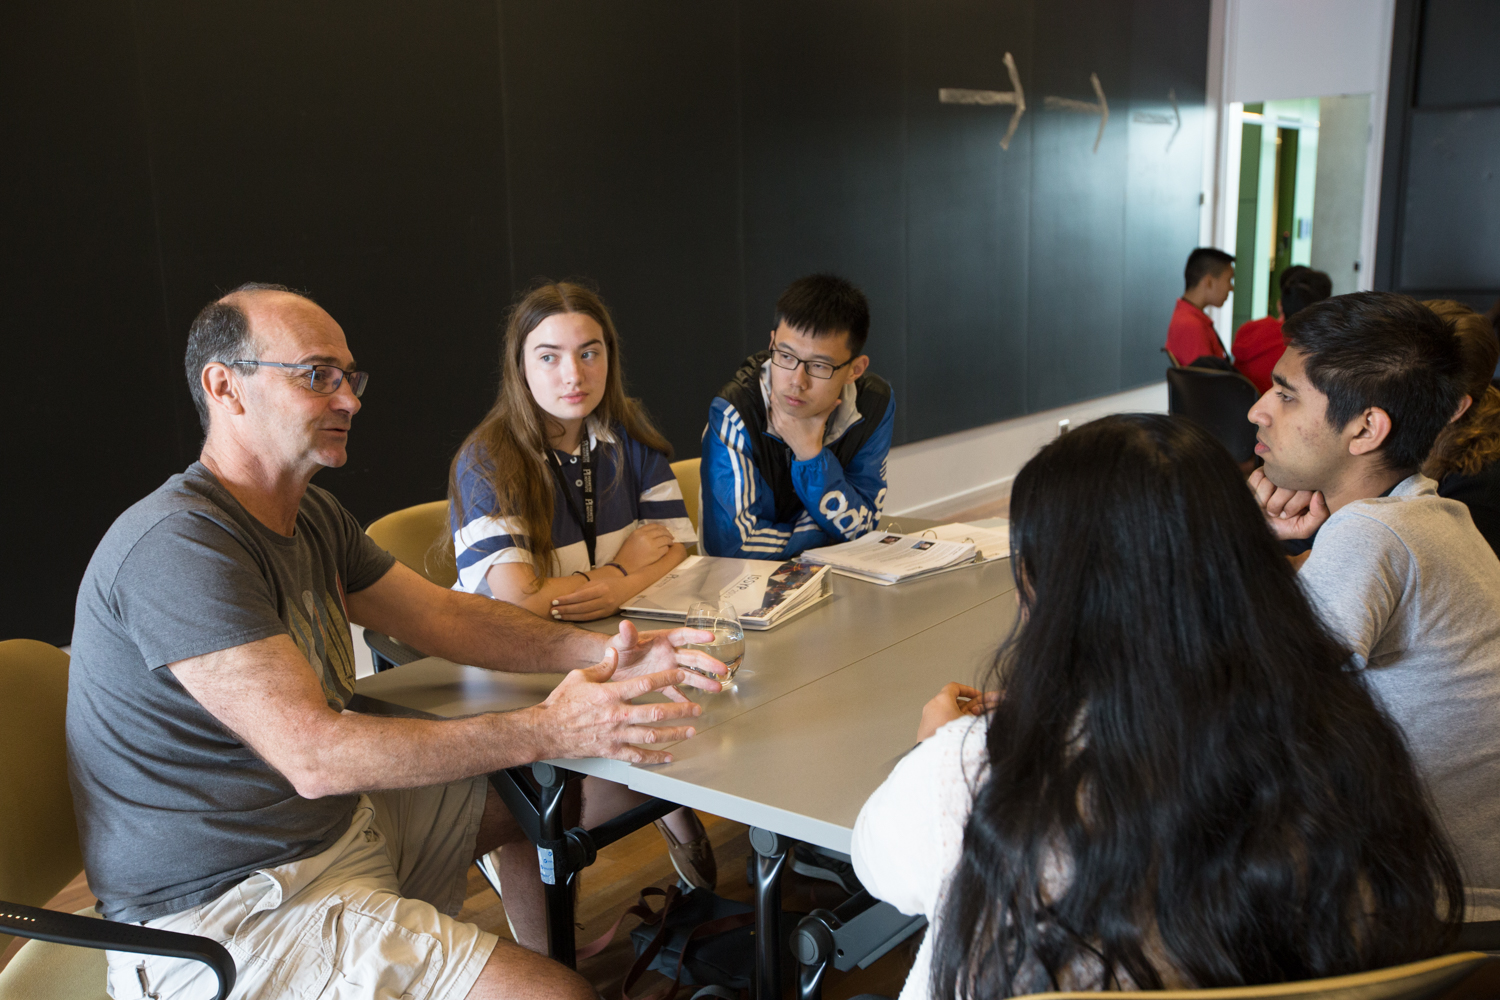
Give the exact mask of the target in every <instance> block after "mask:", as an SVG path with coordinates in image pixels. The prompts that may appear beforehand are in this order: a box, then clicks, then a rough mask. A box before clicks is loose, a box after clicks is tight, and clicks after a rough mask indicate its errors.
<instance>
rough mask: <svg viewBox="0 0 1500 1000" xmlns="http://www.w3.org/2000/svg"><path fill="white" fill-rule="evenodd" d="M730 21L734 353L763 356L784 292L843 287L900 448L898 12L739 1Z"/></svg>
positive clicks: (883, 7)
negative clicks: (737, 347) (737, 124)
mask: <svg viewBox="0 0 1500 1000" xmlns="http://www.w3.org/2000/svg"><path fill="white" fill-rule="evenodd" d="M740 18H741V32H742V34H741V53H742V56H741V59H742V63H741V65H742V81H743V82H742V91H741V93H742V100H743V129H744V133H743V134H744V139H743V142H744V201H743V206H742V212H743V225H744V247H745V264H744V294H745V299H744V317H745V319H744V331H745V341H744V345H745V349H746V351H747V352H748V351H755V350H760V349H761V348H762V347H764V346H765V345H766V343H767V341H768V339H769V334H770V331H771V328H772V326H773V325H774V323H773V319H774V315H773V314H774V311H775V304H776V298H777V296H778V295H780V294H781V291H782V289H783V288H785V287H786V285H787V284H788V283H789V282H791V281H792V280H793V279H795V278H797V277H798V276H799V275H803V274H807V273H809V272H812V271H825V270H827V271H833V272H835V273H839V274H842V275H844V276H845V277H847V278H848V279H849V280H850V281H853V282H854V283H855V284H856V285H858V286H859V287H860V288H862V289H863V290H864V292H865V294H866V296H867V297H868V298H869V300H870V313H871V324H870V339H869V343H868V344H867V346H866V352H867V353H868V354H869V355H870V359H871V364H872V365H873V366H874V367H875V369H876V370H877V371H879V372H880V373H881V374H882V375H884V376H885V377H886V378H887V379H889V380H890V381H891V384H892V385H893V387H894V388H895V391H896V393H897V399H898V402H897V409H896V421H897V425H896V431H897V440H898V441H900V440H905V435H904V434H903V433H902V428H903V424H904V421H905V419H906V415H905V412H904V411H905V407H903V406H902V405H901V403H900V402H899V400H900V398H901V395H902V392H903V388H904V385H905V377H904V375H905V372H904V368H905V363H904V362H905V351H904V347H905V343H904V341H905V324H906V281H905V276H906V198H905V175H904V170H903V152H904V148H905V140H906V135H905V132H906V129H905V94H904V92H903V90H902V76H903V66H904V63H905V51H906V37H905V34H906V31H905V29H906V22H905V17H904V10H903V4H902V3H901V0H828V2H823V3H807V2H805V0H750V2H745V3H742V4H741V5H740ZM722 382H723V379H722V378H721V379H720V384H722ZM699 405H700V407H701V409H702V411H703V414H704V416H705V417H706V416H707V411H708V397H706V396H705V397H701V401H700V403H699ZM700 426H701V425H700Z"/></svg>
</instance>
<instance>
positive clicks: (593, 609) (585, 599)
mask: <svg viewBox="0 0 1500 1000" xmlns="http://www.w3.org/2000/svg"><path fill="white" fill-rule="evenodd" d="M610 576H611V577H612V579H609V580H595V581H594V582H592V583H586V584H584V585H583V586H582V587H579V588H578V589H577V590H575V591H573V592H572V593H570V594H562V595H560V596H558V597H555V598H553V600H552V609H551V616H552V620H553V621H559V622H590V621H593V620H594V619H596V618H608V617H609V616H610V615H612V614H614V613H615V612H616V611H619V610H620V605H621V604H623V603H625V599H626V598H627V597H628V596H630V595H628V594H625V593H623V592H622V590H621V588H619V587H618V583H619V581H620V580H622V579H628V578H627V577H617V576H614V574H613V573H611V574H610Z"/></svg>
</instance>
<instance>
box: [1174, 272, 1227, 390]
mask: <svg viewBox="0 0 1500 1000" xmlns="http://www.w3.org/2000/svg"><path fill="white" fill-rule="evenodd" d="M1182 277H1183V282H1184V284H1185V286H1186V288H1187V290H1186V291H1185V292H1183V293H1182V298H1180V299H1178V300H1177V308H1176V309H1174V310H1173V311H1172V322H1171V323H1170V324H1169V325H1168V326H1167V353H1168V354H1170V355H1171V356H1172V363H1173V364H1174V365H1190V364H1192V363H1193V362H1194V361H1196V360H1198V359H1199V358H1202V357H1211V358H1223V357H1224V344H1223V343H1222V342H1221V341H1220V340H1219V334H1218V332H1217V331H1215V330H1214V321H1213V320H1211V319H1209V318H1208V313H1206V312H1204V311H1203V310H1204V308H1205V307H1207V306H1213V307H1214V308H1218V307H1219V306H1222V305H1223V304H1224V300H1225V299H1227V298H1229V293H1230V292H1232V291H1234V257H1233V255H1231V254H1227V253H1225V252H1224V251H1223V250H1215V249H1214V248H1213V247H1199V248H1198V249H1196V250H1194V251H1193V252H1192V253H1190V254H1188V259H1187V267H1185V268H1183V271H1182ZM1226 363H1227V362H1226Z"/></svg>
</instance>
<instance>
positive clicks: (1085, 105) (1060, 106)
mask: <svg viewBox="0 0 1500 1000" xmlns="http://www.w3.org/2000/svg"><path fill="white" fill-rule="evenodd" d="M1089 82H1090V83H1092V84H1093V85H1094V93H1095V95H1097V96H1098V98H1099V100H1098V101H1097V102H1095V101H1075V100H1073V99H1072V98H1071V97H1052V96H1050V95H1049V96H1047V97H1044V98H1042V107H1044V108H1046V109H1047V110H1048V111H1076V112H1077V113H1079V114H1084V115H1098V116H1099V134H1098V135H1097V136H1096V137H1095V138H1094V152H1096V153H1097V152H1099V143H1100V142H1102V141H1103V140H1104V126H1105V125H1107V124H1108V123H1109V102H1108V101H1106V100H1105V99H1104V88H1103V87H1101V86H1100V85H1099V74H1098V73H1090V74H1089Z"/></svg>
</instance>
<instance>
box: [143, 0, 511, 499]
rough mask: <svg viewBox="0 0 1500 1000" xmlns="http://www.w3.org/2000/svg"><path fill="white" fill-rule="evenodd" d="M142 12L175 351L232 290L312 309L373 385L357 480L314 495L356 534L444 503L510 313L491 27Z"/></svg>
mask: <svg viewBox="0 0 1500 1000" xmlns="http://www.w3.org/2000/svg"><path fill="white" fill-rule="evenodd" d="M137 9H138V15H137V16H138V26H139V27H138V32H139V38H140V42H139V51H140V59H141V64H142V75H143V78H144V81H145V100H146V105H147V107H148V109H149V111H150V132H149V135H150V144H151V158H152V164H153V169H154V172H155V197H156V202H157V225H158V228H159V231H160V240H161V246H162V258H163V271H164V278H163V288H164V296H165V304H166V310H167V315H168V320H169V326H170V329H171V331H172V336H173V338H174V340H175V343H176V344H177V345H179V346H178V347H177V350H178V351H179V352H180V350H181V347H180V345H181V344H182V342H183V338H184V337H185V334H186V331H187V327H188V324H189V323H190V322H191V321H192V318H193V316H194V315H195V314H196V312H197V311H198V309H200V308H201V307H202V306H203V304H204V303H205V302H207V301H209V300H210V299H212V298H213V297H214V296H215V295H217V294H219V293H220V292H221V291H223V290H227V289H230V288H233V287H235V286H236V285H238V284H240V283H241V282H244V281H252V280H253V281H275V282H281V283H284V284H288V285H292V286H294V287H297V288H303V289H306V290H308V291H309V292H310V293H311V294H312V295H313V296H314V297H315V298H316V299H318V300H319V301H320V302H321V303H322V304H323V305H324V306H325V307H326V308H327V309H328V310H329V312H330V313H332V315H333V317H334V318H335V319H336V320H338V321H339V323H340V324H341V325H342V326H343V327H344V331H345V334H346V336H347V337H348V339H349V344H350V349H351V350H352V351H353V353H354V356H355V358H356V359H357V360H358V361H359V363H360V364H361V365H362V366H363V367H365V368H367V369H369V370H370V372H371V380H370V389H369V390H368V392H367V394H366V396H365V399H364V404H365V405H364V409H363V410H362V411H361V413H360V415H359V417H358V419H357V421H356V424H355V432H354V434H353V435H352V437H351V440H350V449H349V451H350V460H349V463H348V465H346V466H345V467H344V468H342V469H338V470H331V471H329V472H326V473H324V474H323V475H321V476H320V477H319V480H318V482H319V484H320V485H322V486H325V487H327V488H329V489H332V490H334V491H335V492H336V493H338V494H339V495H340V496H341V497H343V498H344V499H345V502H346V503H347V504H348V505H349V506H350V508H351V509H352V510H354V511H355V513H356V514H357V515H359V516H360V517H361V518H362V519H364V520H370V519H373V518H374V517H377V516H379V515H380V514H381V513H383V512H385V511H387V510H391V509H394V508H397V507H402V506H406V505H409V504H412V503H417V502H421V501H423V500H427V499H431V498H432V497H434V496H438V495H441V493H442V491H443V489H444V483H445V481H446V479H445V477H446V470H447V464H448V460H449V459H450V458H451V456H452V451H453V449H454V448H455V447H456V446H457V444H458V442H459V441H460V440H461V439H462V437H463V435H464V433H465V432H466V430H467V426H468V425H470V424H472V423H474V422H475V421H476V420H477V418H476V417H475V416H474V414H476V413H482V412H483V411H484V409H485V408H486V407H487V405H488V403H489V401H490V400H491V399H493V396H494V372H495V370H496V369H495V361H494V358H495V356H496V353H497V352H496V350H495V348H494V337H493V329H494V324H495V321H496V318H497V317H498V316H499V315H500V313H501V311H502V309H503V307H504V303H505V302H506V300H507V299H508V292H509V289H508V283H507V280H506V278H507V276H508V273H509V262H508V260H507V257H506V245H505V231H506V215H505V210H504V178H505V164H504V156H503V149H504V147H503V142H502V130H503V116H502V114H501V107H500V58H499V48H498V40H499V27H498V23H497V17H496V11H495V8H494V6H493V5H492V4H489V3H481V2H464V3H442V4H432V5H414V4H405V3H369V2H366V0H341V2H330V3H321V4H305V3H301V2H297V0H237V2H220V3H213V4H198V3H191V2H185V0H176V2H170V0H157V2H152V3H141V4H139V5H138V7H137ZM179 395H181V396H183V397H184V398H185V396H186V390H185V389H184V390H179ZM191 431H192V428H190V430H189V431H187V432H185V434H191ZM195 444H196V442H195Z"/></svg>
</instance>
